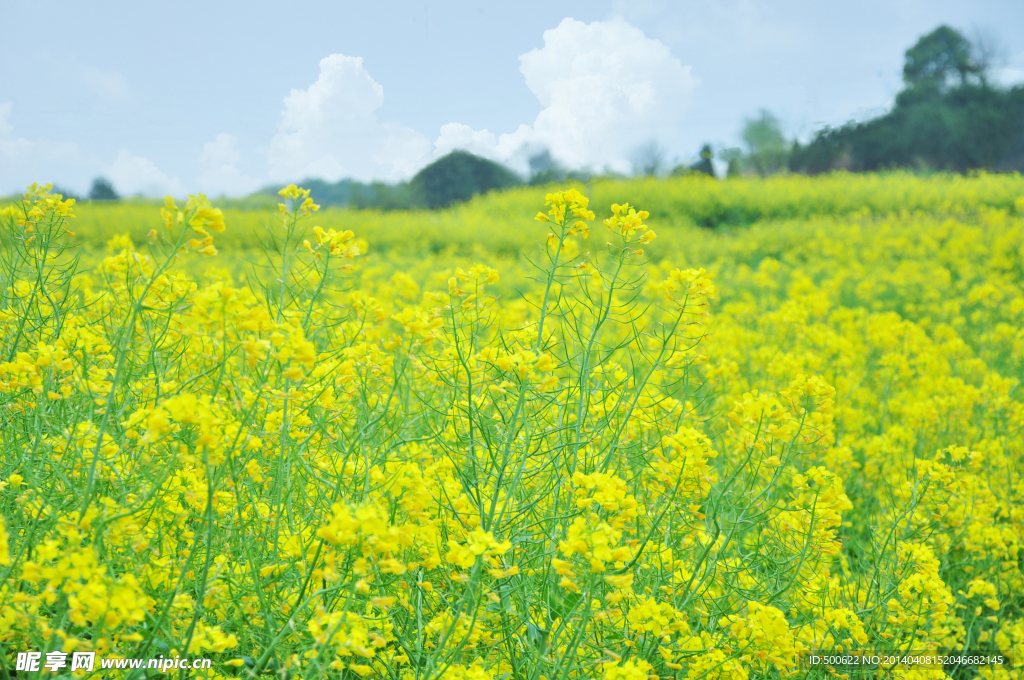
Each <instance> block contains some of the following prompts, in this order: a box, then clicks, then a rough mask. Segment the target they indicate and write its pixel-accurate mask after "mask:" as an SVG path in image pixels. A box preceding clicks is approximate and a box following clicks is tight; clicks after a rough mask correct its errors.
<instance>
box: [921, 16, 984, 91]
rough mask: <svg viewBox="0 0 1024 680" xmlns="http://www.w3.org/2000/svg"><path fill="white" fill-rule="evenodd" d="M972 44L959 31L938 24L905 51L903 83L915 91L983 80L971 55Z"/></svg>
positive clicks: (946, 87) (942, 88)
mask: <svg viewBox="0 0 1024 680" xmlns="http://www.w3.org/2000/svg"><path fill="white" fill-rule="evenodd" d="M972 52H973V46H972V45H971V43H970V41H969V40H967V38H965V37H964V36H963V35H961V34H960V32H959V31H956V30H954V29H952V28H950V27H949V26H939V27H938V28H936V29H935V30H934V31H932V32H931V33H929V34H928V35H926V36H924V37H922V38H921V39H920V40H918V41H917V43H916V44H915V45H914V46H913V47H911V48H910V49H909V50H907V52H906V56H905V59H904V62H903V82H904V83H906V87H907V90H906V91H907V92H909V91H912V90H938V91H944V90H946V89H948V88H949V87H950V85H951V84H953V83H955V84H956V85H959V86H963V85H967V84H969V83H970V82H972V77H973V78H974V79H980V77H981V75H982V68H981V66H979V65H978V63H977V61H976V60H975V59H974V57H973V56H972Z"/></svg>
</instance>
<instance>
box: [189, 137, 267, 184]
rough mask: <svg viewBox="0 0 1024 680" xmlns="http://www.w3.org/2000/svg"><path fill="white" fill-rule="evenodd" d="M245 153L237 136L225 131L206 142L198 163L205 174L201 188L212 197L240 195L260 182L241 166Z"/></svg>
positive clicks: (199, 182) (200, 179)
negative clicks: (239, 166)
mask: <svg viewBox="0 0 1024 680" xmlns="http://www.w3.org/2000/svg"><path fill="white" fill-rule="evenodd" d="M241 159H242V153H241V151H239V150H238V137H235V136H234V135H229V134H227V133H225V132H222V133H220V134H219V135H217V137H216V138H215V139H214V140H213V141H212V142H207V143H206V144H204V145H203V153H202V155H201V156H200V157H199V163H200V165H201V166H202V167H203V173H202V174H201V175H200V176H199V180H198V185H199V190H200V191H202V192H204V193H206V194H209V195H211V196H240V195H244V194H248V193H250V192H252V191H254V190H255V189H257V188H258V187H259V185H260V181H259V180H257V179H254V178H252V177H250V176H249V175H246V174H245V173H243V172H242V171H241V170H240V169H239V168H238V162H239V161H240V160H241Z"/></svg>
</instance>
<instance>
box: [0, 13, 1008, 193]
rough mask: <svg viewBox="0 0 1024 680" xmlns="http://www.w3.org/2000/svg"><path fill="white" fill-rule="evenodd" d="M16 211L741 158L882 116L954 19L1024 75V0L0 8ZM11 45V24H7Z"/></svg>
mask: <svg viewBox="0 0 1024 680" xmlns="http://www.w3.org/2000/svg"><path fill="white" fill-rule="evenodd" d="M0 10H2V13H3V16H4V24H5V26H6V27H7V30H6V31H5V37H4V40H3V41H0V64H2V68H0V194H6V193H12V192H15V191H18V190H19V189H21V188H22V187H23V186H24V185H26V184H28V183H30V182H33V181H39V182H44V181H50V182H54V183H57V184H60V185H62V186H65V187H68V188H70V189H72V190H75V191H79V192H84V191H86V190H87V189H88V186H89V184H90V182H91V180H92V178H93V177H95V176H97V175H106V176H108V177H110V178H111V179H113V181H114V183H115V185H116V186H117V188H118V189H119V190H120V191H122V192H124V193H136V192H142V193H146V194H153V195H158V194H162V193H165V192H170V193H174V194H177V195H182V194H184V193H188V192H194V191H197V190H203V191H206V192H208V193H211V194H215V195H216V194H221V193H227V194H244V193H247V192H248V191H251V190H252V189H254V188H256V187H258V186H262V185H264V184H267V183H270V182H279V181H287V180H300V179H302V178H304V177H307V176H320V177H323V178H325V179H329V180H336V179H338V178H340V177H342V176H353V177H356V178H358V179H364V180H365V179H372V178H374V179H383V180H388V181H394V180H399V179H403V178H407V177H408V176H409V175H411V174H412V173H413V172H415V170H416V169H418V168H419V167H422V165H423V164H425V163H427V162H429V161H430V160H431V159H433V158H436V157H438V156H439V155H441V154H443V153H446V152H447V151H449V150H450V149H452V148H468V149H470V150H472V151H474V152H476V153H481V154H483V155H487V156H490V157H492V158H495V159H497V160H500V161H502V162H505V163H507V164H509V165H510V166H512V167H513V168H516V169H520V170H522V169H523V168H525V163H526V159H527V157H528V156H529V154H531V153H534V152H536V151H537V150H539V149H540V148H549V149H551V151H552V152H553V154H554V155H555V156H556V157H557V158H559V159H560V160H562V161H563V162H564V163H565V164H567V165H573V166H587V167H591V168H594V169H601V168H604V167H609V168H613V169H620V170H625V169H628V167H629V161H630V158H631V154H632V153H633V151H634V150H635V149H636V148H637V147H640V146H643V145H645V144H647V143H649V142H652V141H653V142H656V143H657V144H658V145H659V146H660V147H661V148H662V149H663V150H664V152H665V154H666V156H667V157H668V159H670V160H671V159H673V158H680V159H683V158H688V157H690V156H692V155H694V154H695V153H696V152H697V150H698V149H699V147H700V145H701V144H702V143H704V142H711V143H713V144H716V145H734V144H737V143H738V141H739V140H738V135H739V130H740V128H741V126H742V123H743V119H744V118H745V117H749V116H753V115H754V114H755V113H756V112H757V110H758V109H759V108H761V107H765V108H768V109H770V110H771V111H773V112H775V113H776V114H777V115H778V116H779V117H780V118H781V119H782V121H783V123H784V125H785V128H786V131H787V132H788V133H789V134H790V135H794V136H796V135H798V136H801V137H803V138H807V137H809V136H810V135H811V134H812V132H813V131H814V130H815V129H817V128H818V127H820V126H822V125H825V124H832V125H835V124H841V123H844V122H846V121H848V120H851V119H862V118H865V117H869V116H871V115H875V114H877V113H879V112H882V111H884V110H885V109H886V108H887V107H888V106H890V105H891V103H892V98H893V96H894V95H895V93H896V92H897V91H898V90H899V88H900V70H901V67H902V56H903V51H904V50H905V49H906V48H907V47H909V46H910V45H911V44H913V43H914V41H915V40H916V39H917V38H918V37H920V36H921V35H922V34H924V33H927V32H928V31H930V30H932V29H933V28H935V27H936V26H937V25H939V24H941V23H947V24H949V25H952V26H954V27H956V28H958V29H960V30H962V31H964V32H965V33H966V34H967V35H968V36H969V37H973V36H974V35H975V34H977V33H980V34H983V35H985V36H986V38H987V39H988V40H989V41H992V42H994V43H995V44H996V45H997V46H998V48H999V50H998V51H999V54H1000V55H1001V56H1002V58H1003V59H1002V61H1001V63H1000V70H999V77H1000V78H1001V79H1002V80H1003V81H1004V82H1024V2H1020V0H998V1H996V0H987V1H986V0H975V1H973V2H969V3H968V2H962V1H960V2H952V1H947V0H930V1H925V0H886V1H885V2H881V1H878V2H876V1H874V0H871V1H864V2H855V3H850V2H821V1H820V0H818V1H816V2H815V1H804V0H800V1H797V0H792V1H782V2H750V1H734V0H725V1H723V2H708V1H707V0H705V1H703V2H689V1H679V2H663V1H661V0H634V1H631V2H618V1H617V0H591V1H590V2H558V1H553V0H549V1H547V2H535V1H533V0H525V1H517V2H515V3H490V2H479V1H473V2H463V1H459V0H455V1H451V2H444V3H436V2H388V1H383V2H375V3H365V2H358V3H356V2H335V3H305V2H291V3H287V4H284V3H207V2H202V3H200V2H190V1H184V0H183V1H179V2H175V3H164V4H160V3H139V2H121V3H118V2H97V3H89V4H86V3H71V2H67V3H46V2H34V3H30V2H21V1H17V2H11V1H9V0H0ZM12 28H13V30H12Z"/></svg>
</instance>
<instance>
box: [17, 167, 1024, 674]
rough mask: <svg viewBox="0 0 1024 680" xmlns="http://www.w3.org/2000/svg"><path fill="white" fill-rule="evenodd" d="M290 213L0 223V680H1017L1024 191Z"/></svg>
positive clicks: (73, 214)
mask: <svg viewBox="0 0 1024 680" xmlns="http://www.w3.org/2000/svg"><path fill="white" fill-rule="evenodd" d="M588 195H589V196H591V197H592V198H593V200H590V199H588ZM281 201H282V202H281V205H280V207H279V209H278V211H277V212H276V213H274V214H271V215H264V214H262V213H259V212H258V211H255V212H242V211H232V210H226V209H225V210H221V209H218V208H216V207H214V206H213V205H212V204H211V203H210V202H209V201H208V200H206V198H205V197H203V196H195V197H192V198H191V199H190V200H189V201H188V202H187V204H185V205H182V206H178V205H176V204H175V203H174V201H172V200H171V199H168V200H167V202H166V205H165V206H164V207H163V208H158V207H150V206H142V205H112V206H102V205H95V204H94V205H84V206H78V205H74V204H73V201H65V200H63V199H62V197H60V196H56V195H52V194H50V193H49V187H38V186H33V187H30V189H29V191H28V193H27V194H26V195H25V197H24V199H23V200H22V201H20V202H17V203H15V204H13V205H9V206H7V207H5V208H2V211H3V212H2V213H0V222H2V236H0V246H2V263H0V264H2V269H0V271H2V275H3V279H4V280H3V286H2V290H3V297H2V308H0V338H2V347H3V352H4V355H3V356H2V357H0V419H2V429H0V434H2V438H3V442H2V446H3V455H2V458H0V576H2V579H0V646H2V648H3V651H4V655H5V657H6V659H5V661H4V663H5V664H6V668H7V669H10V668H13V658H14V656H15V654H16V653H18V652H22V651H24V650H28V649H33V650H40V651H42V652H50V651H64V652H73V651H83V650H88V651H95V652H97V653H98V654H103V655H114V656H122V657H156V656H158V655H160V656H164V657H172V656H183V655H191V656H206V657H210V658H212V659H213V660H214V663H213V667H212V668H211V669H209V670H198V671H197V670H191V671H189V672H188V674H189V675H191V676H193V677H209V678H213V677H218V678H219V677H252V676H253V675H259V676H263V677H268V678H271V677H275V676H277V677H281V678H289V679H290V678H321V677H332V678H333V677H345V678H355V677H365V678H394V679H395V680H437V679H445V680H463V679H465V680H469V679H472V680H569V679H577V678H580V679H582V678H601V679H605V680H646V679H651V680H654V679H655V678H679V679H692V680H696V679H698V678H714V679H725V678H729V679H735V680H747V679H753V678H782V677H822V678H824V677H840V678H846V677H860V676H865V677H866V676H872V677H874V676H875V675H876V671H874V670H870V671H869V670H867V669H864V668H857V667H853V668H846V667H841V668H840V667H835V666H829V665H827V664H820V665H814V664H809V663H808V658H809V657H810V655H812V654H822V655H841V654H844V653H853V652H854V651H858V652H866V653H881V654H883V655H894V656H896V655H899V654H901V653H905V654H912V653H913V654H919V653H926V652H942V653H945V654H955V653H960V652H964V653H967V652H969V653H973V654H986V655H999V656H1002V657H1003V658H1004V662H1003V663H1001V664H981V665H978V667H977V672H978V673H979V674H980V675H981V676H982V677H985V678H992V679H993V680H1003V679H1006V680H1009V679H1011V678H1013V679H1019V678H1021V677H1024V674H1022V672H1021V668H1022V666H1024V575H1022V566H1024V554H1022V552H1021V544H1022V541H1024V437H1022V426H1024V406H1022V401H1021V399H1020V392H1019V385H1020V380H1021V377H1022V376H1024V330H1022V327H1024V323H1022V322H1024V288H1022V283H1024V180H1022V179H1021V178H1020V177H1019V176H1006V175H1004V176H992V175H979V176H973V177H951V176H950V177H947V176H936V177H915V176H911V175H899V174H896V175H877V176H871V175H864V176H852V175H845V174H836V175H830V176H826V177H820V178H798V177H778V178H772V179H769V180H758V181H753V180H750V181H748V180H736V181H732V180H730V181H728V182H723V183H718V182H714V181H710V180H708V181H699V180H696V179H685V178H684V179H682V180H671V181H666V180H663V181H655V180H645V181H625V182H604V183H595V184H594V185H593V186H591V187H586V186H578V187H575V188H563V189H562V190H554V189H549V190H548V192H547V194H546V196H545V192H544V191H538V190H535V189H519V190H514V191H510V192H506V193H502V194H496V195H488V196H483V197H479V198H477V199H474V200H473V201H471V202H470V203H468V204H465V205H463V206H459V207H456V208H453V209H451V210H448V211H444V212H435V213H430V212H423V213H415V212H414V213H405V212H402V213H399V212H395V213H374V212H359V211H339V210H323V211H321V210H319V206H317V205H316V203H315V196H309V194H308V192H306V191H304V190H302V189H300V188H298V187H295V186H290V187H287V188H285V189H284V190H282V192H281ZM624 201H629V203H625V202H624ZM538 211H539V212H538ZM709 226H715V228H714V229H708V228H707V227H709ZM896 658H897V661H895V662H892V663H889V664H882V665H883V666H885V669H884V670H883V671H878V672H877V676H878V677H893V678H939V677H946V673H945V672H944V670H943V669H942V667H941V666H940V667H935V666H934V665H931V666H929V665H921V664H914V663H903V662H900V661H899V660H898V656H897V657H896ZM947 670H948V669H947ZM5 672H7V671H5ZM110 672H111V671H96V673H97V674H100V673H110ZM114 672H116V673H119V674H120V675H124V673H123V672H121V671H114ZM970 672H972V673H973V672H975V671H973V670H972V671H970ZM143 673H144V672H143V671H139V672H138V673H137V674H136V676H137V677H141V675H142V674H143ZM75 675H77V676H81V677H84V676H86V675H88V673H86V672H84V671H81V670H78V671H75ZM181 675H182V677H184V676H185V675H186V673H185V672H184V671H182V672H181Z"/></svg>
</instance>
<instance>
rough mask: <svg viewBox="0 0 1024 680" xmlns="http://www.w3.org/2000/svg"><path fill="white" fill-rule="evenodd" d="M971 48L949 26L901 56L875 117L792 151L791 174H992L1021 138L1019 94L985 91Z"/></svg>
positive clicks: (1023, 101)
mask: <svg viewBox="0 0 1024 680" xmlns="http://www.w3.org/2000/svg"><path fill="white" fill-rule="evenodd" d="M972 52H973V47H972V45H971V43H970V42H969V41H968V40H967V39H966V38H964V37H963V36H962V35H960V33H958V32H956V31H954V30H953V29H951V28H949V27H947V26H940V27H939V28H938V29H936V30H935V31H933V32H931V33H929V34H928V35H926V36H924V37H923V38H921V39H920V40H919V41H918V42H917V44H915V45H914V46H913V47H911V48H910V49H909V50H907V52H906V60H905V64H904V68H903V79H904V82H905V88H904V89H903V91H901V92H900V93H899V95H898V96H897V97H896V105H895V107H894V108H893V110H892V111H891V112H890V113H888V114H886V115H884V116H881V117H878V118H875V119H872V120H869V121H866V122H863V123H851V124H849V125H845V126H842V127H839V128H825V129H824V130H822V131H820V132H819V133H818V135H817V136H816V137H815V139H814V140H813V141H812V142H811V143H810V144H809V145H807V146H803V147H801V146H800V145H796V146H795V147H794V150H793V153H792V155H791V157H790V160H789V167H790V169H791V170H793V171H797V172H807V173H811V174H815V173H819V172H827V171H829V170H835V169H848V170H856V171H871V170H880V169H886V168H896V167H903V168H914V169H918V170H946V171H954V172H965V171H967V170H971V169H975V168H993V167H995V166H996V165H997V164H998V163H999V162H1000V161H1001V160H1002V159H1003V158H1004V157H1005V155H1006V153H1007V152H1008V151H1009V149H1010V148H1011V147H1012V146H1013V144H1014V142H1015V141H1016V140H1017V139H1018V138H1019V137H1020V135H1021V133H1022V132H1024V87H1015V88H1012V89H1009V90H1006V89H1001V88H998V87H994V86H992V85H990V84H989V83H988V82H987V80H986V78H985V73H984V69H983V68H982V66H981V65H980V64H979V61H978V60H977V59H975V58H974V57H973V56H972Z"/></svg>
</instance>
